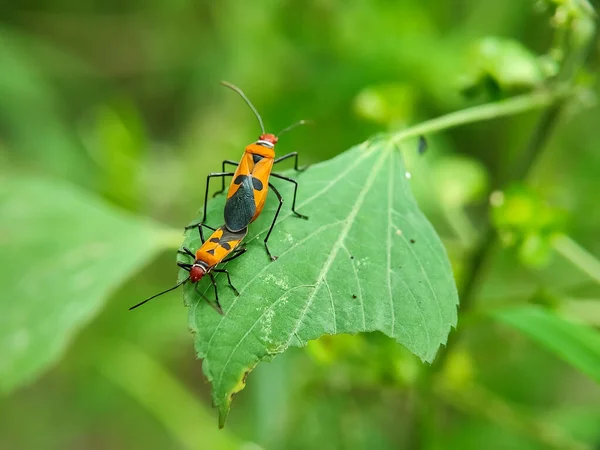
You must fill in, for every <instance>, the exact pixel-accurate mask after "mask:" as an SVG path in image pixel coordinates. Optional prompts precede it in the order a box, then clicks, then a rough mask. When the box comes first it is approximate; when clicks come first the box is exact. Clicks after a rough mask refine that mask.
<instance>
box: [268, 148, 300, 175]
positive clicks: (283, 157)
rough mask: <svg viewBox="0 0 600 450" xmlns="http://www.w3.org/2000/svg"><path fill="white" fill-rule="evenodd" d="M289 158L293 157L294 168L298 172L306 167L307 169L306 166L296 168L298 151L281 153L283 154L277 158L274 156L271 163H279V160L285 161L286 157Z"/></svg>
mask: <svg viewBox="0 0 600 450" xmlns="http://www.w3.org/2000/svg"><path fill="white" fill-rule="evenodd" d="M289 158H294V170H297V171H298V172H304V171H305V170H306V169H308V166H304V167H302V168H298V152H292V153H288V154H287V155H283V156H280V157H279V158H275V160H274V161H273V164H277V163H279V162H281V161H285V160H286V159H289Z"/></svg>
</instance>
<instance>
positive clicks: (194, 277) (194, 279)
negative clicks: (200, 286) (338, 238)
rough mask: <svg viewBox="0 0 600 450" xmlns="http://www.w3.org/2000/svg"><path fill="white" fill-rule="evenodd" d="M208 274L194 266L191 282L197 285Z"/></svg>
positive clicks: (191, 272) (201, 268) (191, 271)
mask: <svg viewBox="0 0 600 450" xmlns="http://www.w3.org/2000/svg"><path fill="white" fill-rule="evenodd" d="M205 274H206V271H205V270H204V268H203V267H201V266H196V265H193V266H192V268H191V269H190V281H191V282H192V283H197V282H198V281H200V280H201V279H202V277H203V276H204V275H205Z"/></svg>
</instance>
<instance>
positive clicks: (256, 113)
mask: <svg viewBox="0 0 600 450" xmlns="http://www.w3.org/2000/svg"><path fill="white" fill-rule="evenodd" d="M221 84H222V85H223V86H225V87H228V88H229V89H232V90H234V91H235V92H237V93H238V94H240V97H242V98H243V99H244V101H245V102H246V103H247V104H248V106H249V107H250V109H251V110H252V112H253V113H254V115H255V116H256V118H257V119H258V123H259V124H260V129H261V130H262V133H263V134H265V126H264V125H263V121H262V119H261V117H260V114H259V113H258V111H257V110H256V108H255V107H254V105H253V104H252V102H250V100H248V97H246V94H244V92H243V91H242V90H241V89H240V88H239V87H237V86H234V85H233V84H231V83H229V82H227V81H221Z"/></svg>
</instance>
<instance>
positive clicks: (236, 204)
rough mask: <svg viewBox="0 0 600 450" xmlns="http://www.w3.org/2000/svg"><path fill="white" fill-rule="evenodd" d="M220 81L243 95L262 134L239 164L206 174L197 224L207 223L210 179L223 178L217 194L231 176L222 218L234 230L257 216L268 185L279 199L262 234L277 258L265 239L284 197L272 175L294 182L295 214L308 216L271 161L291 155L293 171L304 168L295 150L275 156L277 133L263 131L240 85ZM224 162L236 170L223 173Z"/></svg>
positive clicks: (248, 147)
mask: <svg viewBox="0 0 600 450" xmlns="http://www.w3.org/2000/svg"><path fill="white" fill-rule="evenodd" d="M221 84H222V85H223V86H225V87H228V88H229V89H232V90H233V91H235V92H236V93H238V94H239V95H240V96H241V97H242V99H243V100H244V101H245V102H246V104H247V105H248V106H249V107H250V109H251V110H252V112H253V113H254V115H255V116H256V118H257V119H258V123H259V125H260V128H261V132H262V134H261V135H260V136H259V138H258V140H257V141H256V142H253V143H251V144H249V145H248V146H246V149H245V151H244V154H243V155H242V158H241V160H240V162H239V163H238V162H236V161H231V160H225V161H223V172H213V173H210V174H209V175H208V177H207V178H206V192H205V195H204V215H203V217H202V221H201V222H200V223H205V222H206V206H207V204H208V192H209V187H210V179H211V178H221V179H222V181H223V186H222V189H221V190H220V191H219V192H216V193H215V195H217V194H219V193H221V192H223V191H225V177H227V176H231V177H232V179H231V183H230V185H229V189H228V191H227V200H226V203H225V211H224V218H225V226H226V227H227V228H228V229H229V230H231V231H233V232H236V231H238V230H242V229H244V228H246V227H247V226H248V225H250V224H251V223H252V222H254V221H255V220H256V218H257V217H258V216H259V215H260V213H261V212H262V210H263V208H264V206H265V202H266V199H267V194H268V192H269V188H271V189H272V190H273V192H275V195H276V196H277V199H278V200H279V205H278V207H277V211H276V212H275V216H274V217H273V221H272V222H271V227H270V228H269V231H268V232H267V235H266V236H265V240H264V243H265V249H266V251H267V254H268V255H269V257H270V258H271V260H275V259H277V257H276V256H273V255H271V252H270V251H269V246H268V245H267V241H268V240H269V236H270V235H271V232H272V231H273V227H274V226H275V222H276V221H277V216H278V215H279V211H280V210H281V205H282V204H283V199H282V197H281V194H279V191H278V190H277V188H275V186H273V184H271V182H270V181H269V178H270V177H271V176H272V177H274V178H279V179H280V180H285V181H288V182H290V183H292V184H293V185H294V198H293V199H292V212H293V213H294V214H295V215H296V217H299V218H301V219H308V217H306V216H305V215H303V214H300V213H299V212H297V211H296V194H297V191H298V182H297V181H296V180H294V179H293V178H289V177H286V176H284V175H280V174H278V173H272V172H271V170H272V169H273V165H274V164H277V163H279V162H281V161H284V160H286V159H289V158H294V169H295V170H297V171H299V172H301V171H303V170H305V168H302V169H299V168H298V152H292V153H289V154H287V155H284V156H280V157H279V158H276V157H275V144H277V141H278V140H279V137H278V136H277V135H274V134H270V133H266V132H265V127H264V125H263V121H262V118H261V117H260V114H259V113H258V111H257V110H256V108H255V107H254V105H253V104H252V103H251V102H250V100H249V99H248V97H246V95H245V94H244V92H243V91H242V90H241V89H240V88H238V87H237V86H234V85H233V84H231V83H228V82H226V81H222V82H221ZM308 123H312V122H311V121H307V120H301V121H299V122H296V123H294V124H292V125H290V126H288V127H286V128H284V129H283V130H281V131H280V132H279V133H278V135H279V136H281V135H282V134H283V133H286V132H288V131H289V130H291V129H292V128H295V127H297V126H299V125H305V124H308ZM226 164H230V165H233V166H237V168H236V170H235V172H225V165H226ZM197 225H198V224H193V225H188V226H187V227H186V229H189V228H193V227H195V226H197Z"/></svg>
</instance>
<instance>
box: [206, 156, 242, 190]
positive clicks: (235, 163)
mask: <svg viewBox="0 0 600 450" xmlns="http://www.w3.org/2000/svg"><path fill="white" fill-rule="evenodd" d="M225 164H231V165H232V166H235V167H237V166H239V165H240V163H239V162H237V161H232V160H230V159H226V160H224V161H223V172H225ZM224 191H225V177H223V187H222V188H221V190H220V191H217V192H215V193H214V194H213V197H216V196H217V195H219V194H220V193H221V192H224Z"/></svg>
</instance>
